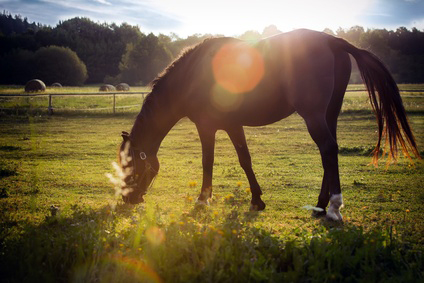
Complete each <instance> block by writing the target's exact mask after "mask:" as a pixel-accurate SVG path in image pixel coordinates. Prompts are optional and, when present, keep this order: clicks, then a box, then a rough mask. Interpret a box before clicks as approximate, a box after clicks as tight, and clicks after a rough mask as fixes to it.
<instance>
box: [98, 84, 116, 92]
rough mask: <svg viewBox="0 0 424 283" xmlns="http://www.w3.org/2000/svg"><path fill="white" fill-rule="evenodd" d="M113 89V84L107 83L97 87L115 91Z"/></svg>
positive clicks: (101, 89) (100, 89)
mask: <svg viewBox="0 0 424 283" xmlns="http://www.w3.org/2000/svg"><path fill="white" fill-rule="evenodd" d="M115 90H116V89H115V87H114V86H113V85H108V84H105V85H102V86H100V88H99V91H115Z"/></svg>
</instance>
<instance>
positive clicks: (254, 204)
mask: <svg viewBox="0 0 424 283" xmlns="http://www.w3.org/2000/svg"><path fill="white" fill-rule="evenodd" d="M227 133H228V135H229V136H230V139H231V141H232V142H233V145H234V147H235V149H236V151H237V155H238V158H239V162H240V166H241V168H243V170H244V172H245V173H246V176H247V179H248V180H249V185H250V191H251V193H252V201H251V210H264V209H265V203H264V202H263V201H262V199H261V195H262V190H261V188H260V186H259V184H258V181H257V180H256V176H255V173H254V172H253V169H252V159H251V157H250V153H249V149H248V147H247V143H246V137H245V135H244V130H243V127H241V126H240V127H235V128H231V129H227Z"/></svg>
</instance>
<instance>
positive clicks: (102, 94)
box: [0, 89, 424, 115]
mask: <svg viewBox="0 0 424 283" xmlns="http://www.w3.org/2000/svg"><path fill="white" fill-rule="evenodd" d="M346 92H366V90H365V89H352V90H347V91H346ZM400 92H407V93H424V90H422V89H414V90H400ZM148 93H149V92H147V91H139V92H87V93H49V94H0V97H5V98H13V97H48V98H49V102H48V107H47V111H48V113H49V115H52V114H53V113H54V107H53V97H58V96H112V97H113V100H112V101H113V102H112V112H113V114H115V113H116V109H117V108H128V107H133V106H139V105H130V106H120V107H117V106H116V96H117V95H127V96H131V95H142V97H143V100H144V98H145V95H146V94H148ZM402 97H405V98H407V97H414V98H423V97H424V96H422V95H417V96H402ZM104 109H110V108H95V109H94V110H104ZM79 110H81V109H79ZM84 110H93V109H84Z"/></svg>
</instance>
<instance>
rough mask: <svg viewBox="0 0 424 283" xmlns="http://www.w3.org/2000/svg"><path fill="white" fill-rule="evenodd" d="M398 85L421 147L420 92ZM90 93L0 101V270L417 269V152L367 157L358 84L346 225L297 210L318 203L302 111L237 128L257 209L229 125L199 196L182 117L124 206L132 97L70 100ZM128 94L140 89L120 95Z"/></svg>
mask: <svg viewBox="0 0 424 283" xmlns="http://www.w3.org/2000/svg"><path fill="white" fill-rule="evenodd" d="M350 87H351V88H352V89H355V88H356V89H358V88H359V89H361V86H350ZM420 87H421V89H422V88H423V86H417V85H404V86H400V88H401V89H410V90H413V89H420ZM96 90H97V88H93V91H96ZM63 91H69V90H63ZM74 91H76V90H75V89H72V92H74ZM77 91H81V92H87V91H89V89H87V88H81V89H78V90H77ZM0 92H1V93H9V94H12V93H13V90H12V88H10V87H3V88H0ZM15 94H16V93H15ZM403 95H404V103H405V107H406V109H407V111H408V115H409V119H410V123H411V125H412V128H413V129H414V132H415V135H416V139H417V143H418V146H419V150H420V152H421V154H422V155H424V151H423V150H424V130H423V129H424V98H423V93H416V92H411V93H403ZM86 98H87V97H84V98H81V97H72V98H68V97H67V98H64V99H63V100H62V98H57V100H56V101H55V102H54V105H57V108H56V109H55V110H57V111H55V115H53V116H48V115H47V111H46V108H47V106H44V105H47V104H45V103H44V102H42V103H39V102H37V101H36V99H41V98H24V99H21V98H18V99H10V98H7V99H1V100H0V108H2V109H4V108H7V109H8V110H0V153H1V155H0V170H1V171H0V173H1V175H0V276H1V277H0V278H2V282H98V281H100V282H422V281H423V280H424V255H423V252H424V210H423V207H422V206H423V203H424V164H423V162H422V161H418V160H416V159H414V162H415V165H410V164H409V163H408V162H407V161H406V160H405V159H404V158H401V159H400V160H399V162H398V163H397V164H392V165H391V166H390V167H389V168H388V169H386V168H385V160H383V161H381V164H380V166H379V167H378V168H374V167H372V166H369V165H368V164H369V163H370V161H371V158H370V156H369V153H370V151H371V150H372V148H373V146H374V144H375V142H376V139H377V136H376V129H377V125H376V122H375V120H374V118H373V114H372V112H371V110H370V109H371V108H370V106H369V102H368V98H367V96H366V94H364V93H362V92H352V93H348V94H347V97H346V99H345V103H344V106H343V112H342V114H341V116H340V118H339V130H338V136H339V146H340V155H339V161H340V174H341V182H342V190H343V196H344V201H345V207H344V208H343V209H342V214H343V216H344V219H345V221H344V223H343V225H335V224H332V223H327V222H325V221H323V220H317V219H313V218H311V216H310V214H311V211H309V210H308V209H306V208H304V207H305V206H308V205H315V204H316V201H317V197H318V194H319V190H320V186H321V180H322V166H321V160H320V156H319V152H318V150H317V148H316V145H315V144H314V143H313V141H312V139H311V138H310V136H309V134H308V133H307V130H306V127H305V125H304V122H303V120H302V119H301V118H300V117H299V116H298V115H292V116H291V117H289V118H287V119H285V120H282V121H280V122H278V123H275V124H273V125H269V126H266V127H255V128H246V136H247V140H248V145H249V147H250V151H251V154H252V159H253V164H254V170H255V171H256V173H257V178H258V181H259V183H260V184H261V186H262V188H263V191H264V195H263V200H264V201H265V202H266V204H267V208H266V210H265V211H263V212H260V213H254V212H249V210H248V209H249V201H250V193H248V192H247V187H248V183H247V179H246V177H245V175H244V173H243V170H242V169H241V168H240V166H239V165H238V161H237V156H236V153H235V150H234V149H233V147H232V144H231V142H230V140H229V138H228V137H227V135H226V134H225V133H224V132H218V135H217V144H216V154H215V155H216V158H215V167H214V201H213V202H212V204H211V206H210V207H203V208H198V207H197V208H196V207H195V205H194V203H195V200H196V198H197V196H198V193H199V192H200V184H201V181H202V179H201V177H202V175H201V174H202V168H201V147H200V141H199V137H198V135H197V131H196V128H195V126H194V125H193V124H192V123H191V122H190V121H189V120H187V119H183V120H181V121H180V122H179V123H178V124H177V125H176V126H175V127H174V128H173V129H172V130H171V132H170V133H169V134H168V136H167V137H166V138H165V140H164V141H163V143H162V146H161V149H160V151H159V154H158V157H159V160H160V162H161V172H160V174H159V176H158V177H157V179H156V181H155V183H154V186H153V187H152V189H151V190H150V191H149V192H148V194H147V195H146V197H145V199H146V203H145V204H143V205H136V206H129V205H125V204H123V202H122V201H121V200H120V198H119V196H116V195H115V191H114V189H113V185H112V184H111V183H110V182H109V181H108V179H107V178H106V177H105V174H106V173H113V168H112V165H111V163H112V162H113V161H114V160H116V154H117V146H118V144H119V142H120V141H121V137H120V132H121V131H123V130H127V131H129V130H130V129H131V126H132V123H133V121H134V118H135V116H136V114H137V112H138V110H139V107H138V109H137V107H136V108H128V109H125V110H121V111H119V112H118V113H117V114H116V115H112V114H110V111H109V110H105V111H97V112H95V111H82V110H78V109H85V108H90V107H87V105H92V106H91V108H96V107H97V108H102V107H103V106H104V105H110V100H108V99H110V98H107V97H96V98H93V99H97V100H96V101H95V102H93V101H88V100H87V99H86ZM90 99H91V98H90ZM131 99H136V98H134V97H131ZM22 101H23V102H22ZM87 101H88V102H87ZM83 103H85V104H83ZM133 103H134V104H140V103H141V101H140V97H138V101H137V99H136V100H135V101H122V103H121V104H120V105H128V104H133ZM95 105H97V106H95ZM10 109H12V110H10Z"/></svg>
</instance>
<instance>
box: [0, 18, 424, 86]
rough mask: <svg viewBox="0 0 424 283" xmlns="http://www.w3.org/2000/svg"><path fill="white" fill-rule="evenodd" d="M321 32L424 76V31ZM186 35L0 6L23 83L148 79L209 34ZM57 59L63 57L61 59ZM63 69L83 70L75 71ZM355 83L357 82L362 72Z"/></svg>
mask: <svg viewBox="0 0 424 283" xmlns="http://www.w3.org/2000/svg"><path fill="white" fill-rule="evenodd" d="M279 32H281V31H279V30H278V28H277V27H276V26H274V25H271V26H268V27H266V28H265V29H264V30H263V31H262V32H258V31H246V32H245V33H244V34H241V35H238V36H237V37H238V38H240V39H244V40H249V41H255V40H259V39H261V38H264V37H267V36H271V35H273V34H276V33H279ZM324 32H326V33H330V34H332V35H335V36H337V37H341V38H344V39H346V40H348V41H349V42H351V43H352V44H354V45H355V46H357V47H360V48H363V49H366V50H369V51H371V52H372V53H374V54H376V55H377V56H378V57H379V58H380V59H381V60H382V61H383V62H384V63H385V64H386V65H387V66H388V68H389V70H390V71H391V73H392V74H393V76H394V78H395V80H396V81H397V82H398V83H422V82H424V68H423V66H424V31H420V30H418V29H416V28H412V29H411V30H410V29H407V28H405V27H399V28H397V29H396V30H386V29H364V28H363V27H360V26H354V27H351V28H350V29H342V28H339V29H338V30H337V31H332V30H330V29H325V30H324ZM211 36H220V35H211V34H194V35H191V36H188V37H187V38H181V37H179V36H178V35H177V34H174V33H171V34H170V35H164V34H159V35H155V34H153V33H143V31H142V30H140V28H139V27H138V26H132V25H130V24H127V23H123V24H120V25H117V24H115V23H111V24H109V23H99V22H94V21H92V20H90V19H89V18H80V17H76V18H72V19H69V20H65V21H60V22H59V23H58V24H57V25H56V26H55V27H51V26H46V25H43V24H41V23H34V22H33V23H30V22H28V19H27V18H23V17H22V16H20V15H11V14H10V13H8V12H7V11H3V13H2V14H0V84H25V83H26V82H27V81H28V80H30V79H33V78H35V77H37V78H40V79H42V80H44V81H45V82H46V83H47V84H51V83H53V82H57V81H59V82H61V83H63V84H66V85H82V84H99V83H111V84H116V83H119V82H126V83H129V84H130V85H146V84H148V83H149V82H150V81H151V80H152V79H154V78H155V76H156V75H157V74H158V73H160V72H161V71H162V70H163V68H164V67H166V66H167V65H168V64H169V63H170V62H171V61H172V60H173V59H175V58H176V57H177V56H178V54H179V53H180V52H181V51H182V50H183V49H184V48H186V47H188V46H191V45H193V44H196V43H198V42H200V41H202V40H204V39H205V38H207V37H211ZM57 62H65V63H62V64H57ZM63 74H78V76H77V75H76V76H74V77H72V75H67V77H64V75H63ZM351 82H352V83H359V82H360V77H359V74H358V73H357V72H355V71H354V72H353V74H352V76H351Z"/></svg>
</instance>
